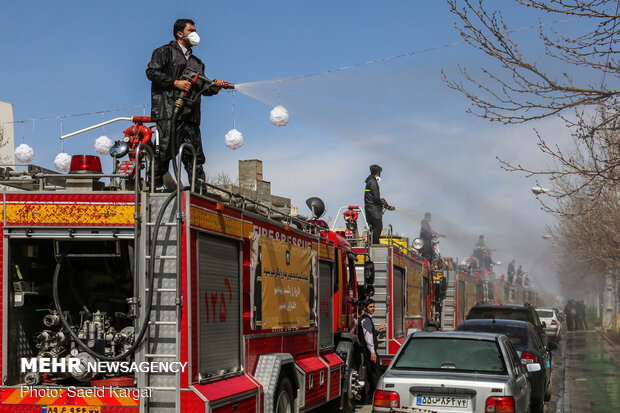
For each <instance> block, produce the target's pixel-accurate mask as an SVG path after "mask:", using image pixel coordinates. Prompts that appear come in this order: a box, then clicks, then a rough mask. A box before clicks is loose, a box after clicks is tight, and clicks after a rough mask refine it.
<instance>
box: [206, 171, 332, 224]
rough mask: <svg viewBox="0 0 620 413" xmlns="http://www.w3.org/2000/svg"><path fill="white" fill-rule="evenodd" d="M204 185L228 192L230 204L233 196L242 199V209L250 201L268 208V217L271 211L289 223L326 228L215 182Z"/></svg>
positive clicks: (243, 209)
mask: <svg viewBox="0 0 620 413" xmlns="http://www.w3.org/2000/svg"><path fill="white" fill-rule="evenodd" d="M204 186H205V187H207V188H212V189H214V190H216V191H220V192H223V193H225V194H227V195H228V196H229V197H230V198H229V200H228V204H229V205H231V206H232V205H233V198H237V199H239V200H241V203H242V211H245V210H246V208H245V205H246V203H250V204H253V205H256V206H258V207H261V208H264V209H266V210H267V212H268V215H267V217H270V216H271V213H276V214H281V215H283V216H284V217H285V218H286V219H288V223H289V224H291V223H293V222H298V223H301V224H304V225H306V227H307V228H316V229H320V230H323V231H324V230H325V228H323V227H319V226H318V225H316V224H312V223H310V222H307V221H305V220H302V219H301V218H298V217H294V216H292V215H291V214H289V213H286V212H283V211H280V210H278V209H275V208H274V207H272V206H269V205H265V204H263V203H261V202H259V201H256V200H254V199H251V198H248V197H246V196H245V195H241V194H238V193H236V192H233V191H229V190H227V189H224V188H220V187H219V186H216V185H213V184H210V183H207V182H205V183H204Z"/></svg>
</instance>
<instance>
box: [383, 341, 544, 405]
mask: <svg viewBox="0 0 620 413" xmlns="http://www.w3.org/2000/svg"><path fill="white" fill-rule="evenodd" d="M539 369H540V364H537V363H531V364H528V365H527V370H526V367H524V366H523V365H522V364H521V361H520V360H519V356H518V355H517V352H516V351H515V349H514V347H513V346H512V343H511V342H510V340H509V339H508V338H507V337H506V336H505V335H503V334H488V333H469V332H435V333H424V332H423V333H414V334H411V335H410V336H409V337H407V340H406V341H405V342H404V343H403V345H402V346H401V348H400V350H399V351H398V353H397V354H396V356H395V357H394V360H393V361H392V363H391V364H390V366H389V367H388V369H387V370H386V372H385V374H384V375H383V377H381V380H379V383H378V384H377V390H376V391H375V394H374V398H373V407H372V411H373V412H403V413H404V412H408V413H411V412H415V411H430V412H480V413H483V412H497V411H502V412H513V413H525V412H527V411H528V409H529V406H530V384H529V382H528V380H527V376H526V374H527V373H526V372H527V371H538V370H539ZM500 407H501V408H500ZM418 409H420V410H418ZM422 409H424V410H422Z"/></svg>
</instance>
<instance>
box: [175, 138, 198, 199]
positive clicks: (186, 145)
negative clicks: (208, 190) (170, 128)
mask: <svg viewBox="0 0 620 413" xmlns="http://www.w3.org/2000/svg"><path fill="white" fill-rule="evenodd" d="M185 149H189V150H190V151H191V153H192V157H193V162H192V176H191V180H192V182H190V188H191V191H192V192H194V190H195V188H196V149H195V148H194V146H193V145H192V144H190V143H187V142H184V143H182V144H181V146H179V152H178V153H177V161H178V162H177V165H178V169H179V171H178V176H177V179H178V182H177V196H179V195H180V192H181V189H180V188H181V186H182V185H181V158H182V156H183V152H184V151H185Z"/></svg>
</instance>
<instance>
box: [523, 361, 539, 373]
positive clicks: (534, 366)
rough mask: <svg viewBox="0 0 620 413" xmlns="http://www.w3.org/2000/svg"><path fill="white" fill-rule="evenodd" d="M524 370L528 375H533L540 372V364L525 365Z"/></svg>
mask: <svg viewBox="0 0 620 413" xmlns="http://www.w3.org/2000/svg"><path fill="white" fill-rule="evenodd" d="M525 368H526V369H527V372H528V373H534V372H535V371H540V370H541V367H540V364H538V363H530V364H526V365H525Z"/></svg>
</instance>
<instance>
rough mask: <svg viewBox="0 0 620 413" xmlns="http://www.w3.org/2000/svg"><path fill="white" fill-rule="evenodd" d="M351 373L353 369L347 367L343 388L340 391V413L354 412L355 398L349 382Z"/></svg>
mask: <svg viewBox="0 0 620 413" xmlns="http://www.w3.org/2000/svg"><path fill="white" fill-rule="evenodd" d="M353 372H355V369H354V368H353V367H349V368H348V371H346V372H345V374H346V377H345V381H344V383H345V387H344V388H343V389H342V395H341V396H340V397H342V410H341V411H342V413H353V412H355V397H354V396H353V394H352V392H351V381H352V380H353Z"/></svg>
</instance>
